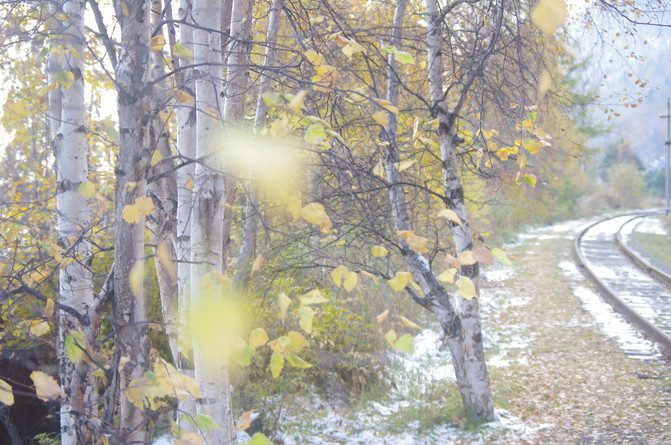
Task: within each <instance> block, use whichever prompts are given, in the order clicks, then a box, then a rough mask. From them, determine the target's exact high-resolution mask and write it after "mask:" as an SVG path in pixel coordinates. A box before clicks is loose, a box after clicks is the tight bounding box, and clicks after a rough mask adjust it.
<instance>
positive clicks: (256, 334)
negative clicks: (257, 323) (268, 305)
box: [249, 328, 270, 348]
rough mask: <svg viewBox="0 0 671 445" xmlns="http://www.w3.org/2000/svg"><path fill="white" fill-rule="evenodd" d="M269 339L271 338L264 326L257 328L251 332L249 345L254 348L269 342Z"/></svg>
mask: <svg viewBox="0 0 671 445" xmlns="http://www.w3.org/2000/svg"><path fill="white" fill-rule="evenodd" d="M268 340H270V339H269V338H268V334H266V331H265V329H263V328H256V329H254V330H253V331H252V332H250V333H249V346H251V347H252V348H260V347H261V346H263V345H265V344H266V343H268Z"/></svg>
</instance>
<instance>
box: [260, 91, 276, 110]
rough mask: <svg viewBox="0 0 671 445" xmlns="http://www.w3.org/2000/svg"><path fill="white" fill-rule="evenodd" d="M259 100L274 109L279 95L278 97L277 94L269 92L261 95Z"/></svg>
mask: <svg viewBox="0 0 671 445" xmlns="http://www.w3.org/2000/svg"><path fill="white" fill-rule="evenodd" d="M261 99H263V101H264V102H265V103H266V105H267V106H269V107H276V106H277V104H278V103H279V100H280V95H279V93H275V92H274V91H270V92H267V93H263V94H261Z"/></svg>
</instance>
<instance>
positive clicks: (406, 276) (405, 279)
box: [387, 272, 412, 291]
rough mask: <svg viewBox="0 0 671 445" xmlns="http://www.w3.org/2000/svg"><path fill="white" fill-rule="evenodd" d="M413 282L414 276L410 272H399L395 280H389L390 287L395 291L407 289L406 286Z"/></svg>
mask: <svg viewBox="0 0 671 445" xmlns="http://www.w3.org/2000/svg"><path fill="white" fill-rule="evenodd" d="M410 280H412V274H411V273H410V272H397V273H396V275H395V276H394V278H392V279H390V280H387V282H388V283H389V285H390V286H391V288H392V289H394V290H395V291H399V290H403V289H405V286H407V285H408V283H409V282H410Z"/></svg>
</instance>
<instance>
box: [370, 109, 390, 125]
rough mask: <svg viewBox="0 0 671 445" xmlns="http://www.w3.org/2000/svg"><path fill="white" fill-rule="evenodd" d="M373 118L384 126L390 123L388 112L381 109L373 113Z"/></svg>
mask: <svg viewBox="0 0 671 445" xmlns="http://www.w3.org/2000/svg"><path fill="white" fill-rule="evenodd" d="M372 117H373V120H374V121H375V122H377V123H378V125H381V126H383V127H386V126H387V124H389V119H387V112H386V111H384V110H380V111H378V112H377V113H375V114H373V116H372Z"/></svg>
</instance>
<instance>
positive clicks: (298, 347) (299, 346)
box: [287, 331, 308, 352]
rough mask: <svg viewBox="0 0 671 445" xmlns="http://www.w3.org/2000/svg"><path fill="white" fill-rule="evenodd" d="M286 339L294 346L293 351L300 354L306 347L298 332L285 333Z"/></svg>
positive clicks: (302, 337)
mask: <svg viewBox="0 0 671 445" xmlns="http://www.w3.org/2000/svg"><path fill="white" fill-rule="evenodd" d="M287 337H289V339H290V340H291V342H292V343H293V344H294V346H295V347H294V349H295V351H296V352H301V351H302V350H303V349H304V348H305V347H306V346H307V345H308V341H307V340H306V339H305V337H304V336H303V334H301V333H300V332H298V331H289V332H287Z"/></svg>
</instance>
